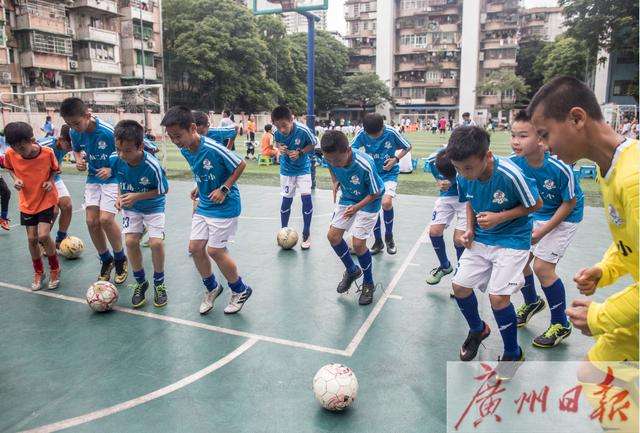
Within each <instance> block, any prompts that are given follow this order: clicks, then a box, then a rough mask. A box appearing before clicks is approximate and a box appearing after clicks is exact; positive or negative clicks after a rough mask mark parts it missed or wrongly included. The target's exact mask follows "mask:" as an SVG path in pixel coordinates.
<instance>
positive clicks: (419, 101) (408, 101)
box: [393, 97, 425, 105]
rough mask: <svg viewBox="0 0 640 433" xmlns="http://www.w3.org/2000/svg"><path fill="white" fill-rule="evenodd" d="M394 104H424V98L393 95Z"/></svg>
mask: <svg viewBox="0 0 640 433" xmlns="http://www.w3.org/2000/svg"><path fill="white" fill-rule="evenodd" d="M393 99H394V101H395V103H396V105H424V103H425V99H424V98H403V97H395V98H393Z"/></svg>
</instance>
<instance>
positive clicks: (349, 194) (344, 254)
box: [321, 130, 384, 305]
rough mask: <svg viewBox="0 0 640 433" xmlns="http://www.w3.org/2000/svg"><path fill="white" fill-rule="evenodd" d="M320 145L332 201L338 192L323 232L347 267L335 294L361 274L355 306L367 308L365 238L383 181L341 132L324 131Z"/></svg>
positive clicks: (369, 276)
mask: <svg viewBox="0 0 640 433" xmlns="http://www.w3.org/2000/svg"><path fill="white" fill-rule="evenodd" d="M321 143H322V144H321V148H322V154H323V155H324V158H325V159H326V161H327V163H328V164H329V172H330V173H331V180H332V181H333V193H334V201H335V197H336V195H337V193H338V189H340V191H341V192H342V194H341V196H340V201H339V202H338V205H337V206H336V209H335V211H334V213H333V219H332V221H331V226H330V227H329V232H328V233H327V238H328V239H329V242H330V243H331V247H333V250H334V251H335V252H336V254H337V255H338V257H340V260H342V263H344V266H345V267H346V268H347V269H346V271H345V272H344V275H343V277H342V280H341V281H340V283H339V284H338V288H337V291H338V293H345V292H346V291H348V290H349V288H350V287H351V284H352V283H353V282H354V281H356V280H357V279H358V278H359V277H360V276H361V275H364V277H363V282H362V291H361V292H360V299H359V300H358V303H359V304H360V305H368V304H370V303H371V302H372V301H373V292H374V291H375V285H374V283H373V264H372V262H371V253H370V252H369V249H368V248H367V239H368V238H369V236H371V232H372V231H373V227H374V226H375V224H376V219H377V218H378V212H380V207H381V201H382V200H381V197H382V194H383V193H384V182H383V181H382V179H381V178H380V176H379V175H378V173H377V170H376V167H375V163H374V161H373V159H372V158H371V157H370V156H369V155H366V154H364V153H362V152H357V151H354V150H353V149H352V148H351V147H350V146H349V139H348V138H347V136H346V135H344V134H343V133H342V132H341V131H337V130H332V131H327V132H326V133H325V134H324V135H323V136H322V140H321ZM348 230H351V233H352V234H353V249H354V250H355V253H356V255H357V256H358V262H359V263H360V266H357V265H356V264H355V263H354V262H353V259H352V258H351V255H350V254H349V247H348V246H347V243H346V242H345V241H344V239H343V236H344V232H345V231H348Z"/></svg>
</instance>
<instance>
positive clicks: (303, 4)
mask: <svg viewBox="0 0 640 433" xmlns="http://www.w3.org/2000/svg"><path fill="white" fill-rule="evenodd" d="M251 1H253V13H254V14H255V15H267V14H279V13H282V12H309V11H318V10H326V9H327V8H328V7H329V0H251Z"/></svg>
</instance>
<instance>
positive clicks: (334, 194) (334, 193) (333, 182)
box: [329, 169, 340, 203]
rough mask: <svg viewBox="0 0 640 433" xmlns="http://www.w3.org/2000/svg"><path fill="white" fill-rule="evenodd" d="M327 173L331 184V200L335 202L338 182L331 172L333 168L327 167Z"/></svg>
mask: <svg viewBox="0 0 640 433" xmlns="http://www.w3.org/2000/svg"><path fill="white" fill-rule="evenodd" d="M329 174H330V175H331V185H332V186H333V188H331V189H332V191H333V202H334V203H335V202H336V200H337V199H338V189H339V188H340V182H338V179H336V175H335V174H333V170H331V169H329Z"/></svg>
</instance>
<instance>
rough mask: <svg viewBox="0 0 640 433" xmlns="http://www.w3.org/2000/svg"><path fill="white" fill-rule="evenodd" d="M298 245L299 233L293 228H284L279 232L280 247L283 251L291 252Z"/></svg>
mask: <svg viewBox="0 0 640 433" xmlns="http://www.w3.org/2000/svg"><path fill="white" fill-rule="evenodd" d="M297 243H298V232H297V231H295V230H294V229H292V228H291V227H284V228H282V229H280V231H279V232H278V245H280V247H281V248H282V249H283V250H290V249H291V248H293V247H295V246H296V244H297Z"/></svg>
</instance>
